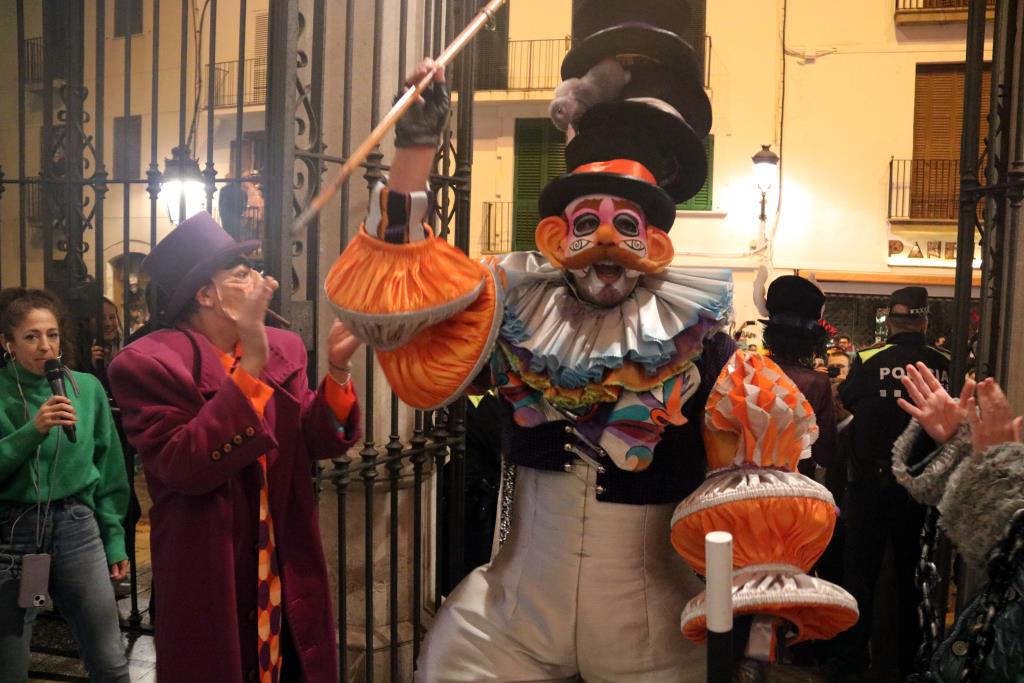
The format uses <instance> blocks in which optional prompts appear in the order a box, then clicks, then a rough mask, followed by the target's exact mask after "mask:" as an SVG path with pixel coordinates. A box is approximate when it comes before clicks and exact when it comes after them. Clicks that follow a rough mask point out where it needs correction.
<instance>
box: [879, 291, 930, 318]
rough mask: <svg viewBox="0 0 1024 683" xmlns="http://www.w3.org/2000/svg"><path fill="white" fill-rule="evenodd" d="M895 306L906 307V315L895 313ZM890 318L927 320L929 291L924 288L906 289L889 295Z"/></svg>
mask: <svg viewBox="0 0 1024 683" xmlns="http://www.w3.org/2000/svg"><path fill="white" fill-rule="evenodd" d="M893 306H905V307H906V309H907V312H906V313H902V312H901V313H893V311H892V307H893ZM889 317H890V318H927V317H928V290H927V289H925V288H924V287H904V288H902V289H897V290H896V291H895V292H893V293H892V294H890V295H889Z"/></svg>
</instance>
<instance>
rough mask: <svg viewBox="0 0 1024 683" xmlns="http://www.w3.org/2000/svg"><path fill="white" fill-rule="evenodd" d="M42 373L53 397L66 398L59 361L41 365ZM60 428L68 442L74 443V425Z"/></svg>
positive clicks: (52, 360) (53, 359) (49, 361)
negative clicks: (44, 374)
mask: <svg viewBox="0 0 1024 683" xmlns="http://www.w3.org/2000/svg"><path fill="white" fill-rule="evenodd" d="M43 371H44V372H45V373H46V381H47V382H49V383H50V391H52V392H53V395H54V396H63V397H64V398H67V396H68V392H67V390H66V389H65V388H64V372H63V370H62V368H61V365H60V361H59V360H57V359H56V358H51V359H50V360H48V361H46V362H45V363H44V364H43ZM62 428H63V429H64V435H65V436H66V437H68V441H70V442H71V443H75V441H76V439H77V437H76V436H75V425H62Z"/></svg>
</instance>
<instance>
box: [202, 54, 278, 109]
mask: <svg viewBox="0 0 1024 683" xmlns="http://www.w3.org/2000/svg"><path fill="white" fill-rule="evenodd" d="M242 66H243V68H244V69H245V78H244V81H243V82H244V84H245V85H244V88H243V90H242V97H241V101H242V106H244V107H250V106H263V105H264V104H266V103H267V60H266V58H264V57H257V58H253V59H247V60H245V61H244V62H242ZM238 101H239V97H238V60H232V61H228V62H217V63H216V64H214V65H213V106H214V107H216V108H220V107H234V106H236V105H237V104H238Z"/></svg>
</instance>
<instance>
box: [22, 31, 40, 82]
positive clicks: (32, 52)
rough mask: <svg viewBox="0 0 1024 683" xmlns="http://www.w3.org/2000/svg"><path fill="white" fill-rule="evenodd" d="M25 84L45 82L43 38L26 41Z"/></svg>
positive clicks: (23, 66)
mask: <svg viewBox="0 0 1024 683" xmlns="http://www.w3.org/2000/svg"><path fill="white" fill-rule="evenodd" d="M22 70H23V76H24V79H25V83H29V84H32V83H42V81H43V37H42V36H39V37H37V38H28V39H26V40H25V63H24V64H23V65H22Z"/></svg>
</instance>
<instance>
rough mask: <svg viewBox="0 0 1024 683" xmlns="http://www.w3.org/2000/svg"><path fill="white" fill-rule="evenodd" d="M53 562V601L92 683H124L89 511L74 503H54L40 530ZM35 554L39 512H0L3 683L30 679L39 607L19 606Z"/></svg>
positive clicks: (120, 647) (110, 596)
mask: <svg viewBox="0 0 1024 683" xmlns="http://www.w3.org/2000/svg"><path fill="white" fill-rule="evenodd" d="M42 536H43V550H44V552H49V553H50V554H51V555H52V559H51V564H50V596H51V597H52V598H53V603H54V605H56V606H57V609H58V610H59V611H60V613H61V615H63V616H64V618H65V619H67V621H68V624H70V626H71V630H72V631H73V632H74V634H75V640H76V641H78V649H79V652H80V653H81V655H82V660H83V661H84V662H85V667H86V669H87V670H88V671H89V680H90V681H94V682H101V681H102V682H104V683H105V682H107V681H111V682H114V681H116V682H118V683H121V682H124V681H128V680H130V679H129V677H128V661H127V659H126V658H125V648H124V644H123V643H122V642H121V630H120V625H119V621H118V612H117V603H116V602H115V600H114V590H113V587H112V586H111V584H110V578H109V569H108V567H107V558H106V554H105V553H104V551H103V543H102V542H101V541H100V532H99V527H98V526H97V525H96V519H95V518H94V516H93V511H92V510H91V509H90V508H89V507H88V506H86V505H82V504H81V503H80V502H78V501H77V500H75V499H74V498H66V499H64V500H60V501H55V502H53V503H52V504H51V506H50V516H49V520H48V521H47V523H46V525H45V528H43V529H42ZM34 552H37V550H36V507H35V505H30V506H0V683H13V682H15V681H16V682H18V683H23V681H25V679H26V678H27V677H28V664H29V643H30V641H31V639H32V623H33V622H34V621H35V617H36V613H37V612H38V611H39V610H38V608H29V609H23V608H21V607H18V587H19V585H20V582H21V556H22V555H24V554H26V553H34Z"/></svg>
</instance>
